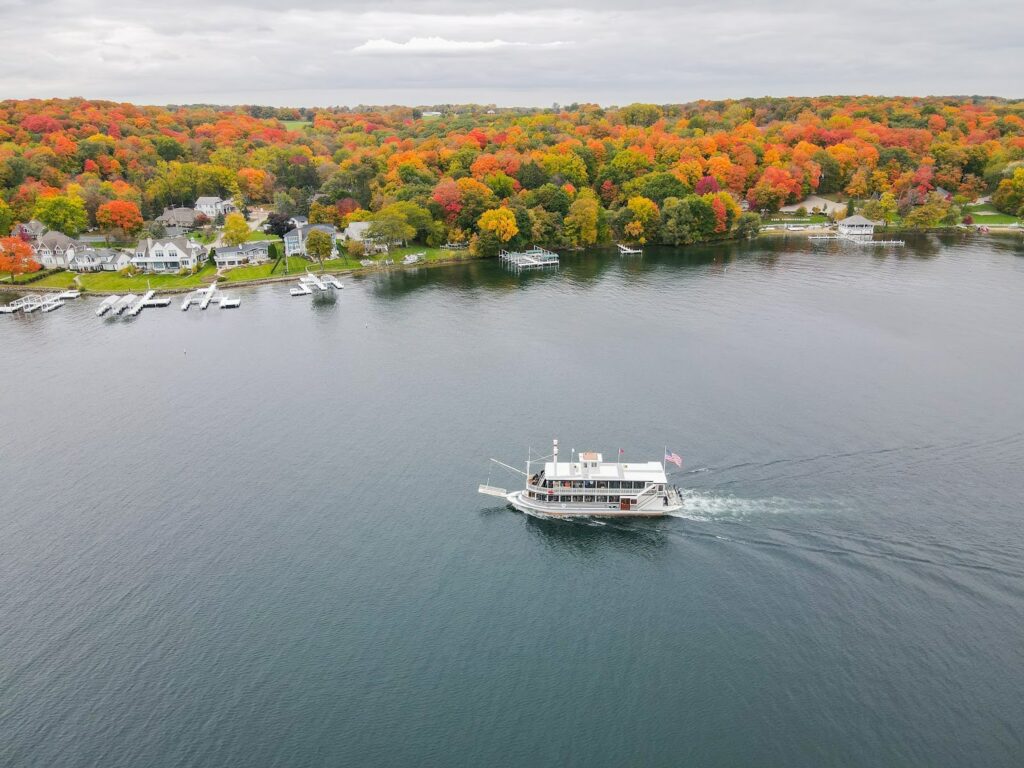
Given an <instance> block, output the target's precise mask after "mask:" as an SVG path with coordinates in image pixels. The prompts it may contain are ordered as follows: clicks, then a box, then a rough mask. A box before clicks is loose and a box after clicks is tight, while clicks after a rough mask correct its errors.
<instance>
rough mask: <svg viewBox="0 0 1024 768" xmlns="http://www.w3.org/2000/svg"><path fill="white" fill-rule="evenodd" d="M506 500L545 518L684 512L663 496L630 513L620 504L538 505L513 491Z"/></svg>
mask: <svg viewBox="0 0 1024 768" xmlns="http://www.w3.org/2000/svg"><path fill="white" fill-rule="evenodd" d="M505 499H506V500H507V501H508V503H509V504H511V505H512V506H513V507H514V508H515V509H517V510H519V511H520V512H525V513H526V514H528V515H543V516H545V517H663V516H664V515H668V514H671V513H672V512H678V511H679V510H680V509H682V508H683V505H682V504H681V503H674V502H672V501H671V500H670V501H669V503H668V504H666V503H665V501H664V496H661V495H659V496H657V497H655V498H652V499H650V500H649V501H646V502H645V503H644V504H642V505H638V506H634V507H632V508H631V509H622V508H621V506H620V505H619V504H615V503H611V502H600V503H598V502H592V503H572V502H565V503H563V502H557V501H552V502H548V501H539V500H537V499H531V498H529V497H528V496H526V495H525V492H524V491H513V492H512V493H509V494H508V495H506V496H505Z"/></svg>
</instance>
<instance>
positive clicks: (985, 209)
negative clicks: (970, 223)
mask: <svg viewBox="0 0 1024 768" xmlns="http://www.w3.org/2000/svg"><path fill="white" fill-rule="evenodd" d="M963 210H964V215H965V216H966V215H967V214H970V215H971V216H973V217H974V223H975V224H1013V223H1014V222H1016V221H1018V219H1017V217H1016V216H1011V215H1010V214H1008V213H1002V212H1001V211H997V210H996V208H995V206H994V205H992V203H984V204H982V205H965V206H964V209H963Z"/></svg>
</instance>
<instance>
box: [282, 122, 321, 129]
mask: <svg viewBox="0 0 1024 768" xmlns="http://www.w3.org/2000/svg"><path fill="white" fill-rule="evenodd" d="M312 124H313V121H312V120H282V121H281V125H283V126H284V127H285V128H286V129H287V130H289V131H301V130H302V129H303V128H305V127H306V126H307V125H312Z"/></svg>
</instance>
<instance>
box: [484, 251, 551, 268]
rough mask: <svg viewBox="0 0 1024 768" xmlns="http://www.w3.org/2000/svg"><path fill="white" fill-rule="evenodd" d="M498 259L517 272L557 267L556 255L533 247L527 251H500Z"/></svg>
mask: <svg viewBox="0 0 1024 768" xmlns="http://www.w3.org/2000/svg"><path fill="white" fill-rule="evenodd" d="M498 258H499V259H501V261H502V262H503V263H505V264H506V265H508V266H510V267H512V268H513V269H514V270H516V271H517V272H518V271H520V270H523V269H543V268H544V267H557V266H558V254H557V253H552V252H551V251H548V250H545V249H544V248H538V247H537V246H534V247H533V248H531V249H529V250H528V251H502V252H501V253H499V254H498Z"/></svg>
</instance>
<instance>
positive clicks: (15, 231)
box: [11, 219, 46, 243]
mask: <svg viewBox="0 0 1024 768" xmlns="http://www.w3.org/2000/svg"><path fill="white" fill-rule="evenodd" d="M45 234H46V225H45V224H43V222H41V221H39V220H38V219H32V220H31V221H27V222H25V223H24V224H20V223H19V224H15V225H14V226H13V227H11V236H12V237H20V238H21V239H22V240H26V241H28V242H29V243H34V242H35V241H36V240H38V239H39V238H40V237H42V236H43V235H45Z"/></svg>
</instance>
